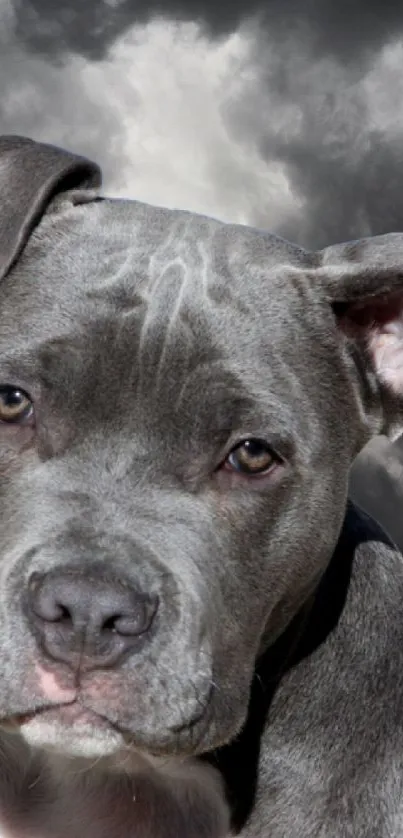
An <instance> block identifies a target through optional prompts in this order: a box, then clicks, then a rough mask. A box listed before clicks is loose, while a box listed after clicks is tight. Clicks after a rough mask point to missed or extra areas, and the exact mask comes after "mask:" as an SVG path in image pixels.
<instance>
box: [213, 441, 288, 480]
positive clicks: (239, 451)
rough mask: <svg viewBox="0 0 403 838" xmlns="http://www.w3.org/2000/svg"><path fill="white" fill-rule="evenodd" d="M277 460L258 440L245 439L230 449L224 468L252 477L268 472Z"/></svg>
mask: <svg viewBox="0 0 403 838" xmlns="http://www.w3.org/2000/svg"><path fill="white" fill-rule="evenodd" d="M276 462H278V458H277V457H276V455H275V454H274V453H273V451H272V450H271V449H270V447H269V446H268V445H267V443H266V442H263V441H262V440H260V439H245V440H244V442H241V443H239V444H238V445H237V446H236V447H235V448H233V449H232V451H231V453H230V454H229V456H228V457H227V459H226V461H225V464H226V467H227V468H228V467H229V468H231V469H232V470H233V471H238V472H240V473H241V474H246V475H252V476H253V475H254V474H264V473H265V472H268V471H269V470H270V469H271V468H272V466H273V465H274V464H275V463H276Z"/></svg>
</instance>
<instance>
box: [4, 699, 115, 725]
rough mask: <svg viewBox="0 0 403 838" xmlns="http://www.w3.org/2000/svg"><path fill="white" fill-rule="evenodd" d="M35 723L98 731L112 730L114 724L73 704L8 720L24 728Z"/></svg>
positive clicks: (75, 703) (47, 708)
mask: <svg viewBox="0 0 403 838" xmlns="http://www.w3.org/2000/svg"><path fill="white" fill-rule="evenodd" d="M34 721H46V722H47V723H48V724H52V723H54V724H58V725H66V726H70V725H73V724H74V725H82V726H84V725H85V726H91V727H96V728H97V729H100V728H102V729H107V728H111V727H112V724H111V723H110V722H109V721H108V720H107V719H105V718H104V717H103V716H100V715H98V713H95V712H94V711H93V710H88V709H87V708H86V707H83V706H82V705H80V704H78V703H77V702H72V703H71V704H62V705H59V706H56V707H55V706H54V705H52V706H51V707H44V708H41V709H39V710H34V711H33V712H32V713H22V714H20V715H16V716H13V717H11V719H8V720H7V722H10V724H11V726H15V727H21V728H22V727H24V726H26V725H28V724H30V723H32V722H34Z"/></svg>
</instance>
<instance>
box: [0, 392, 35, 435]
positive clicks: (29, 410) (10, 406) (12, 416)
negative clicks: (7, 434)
mask: <svg viewBox="0 0 403 838" xmlns="http://www.w3.org/2000/svg"><path fill="white" fill-rule="evenodd" d="M33 410H34V407H33V404H32V401H31V399H30V398H29V396H28V395H27V393H25V392H24V390H20V389H19V388H18V387H12V386H11V385H9V384H3V385H0V422H5V423H7V424H8V425H16V424H20V423H21V422H26V421H27V419H30V418H31V416H32V414H33Z"/></svg>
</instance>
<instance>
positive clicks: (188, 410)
mask: <svg viewBox="0 0 403 838" xmlns="http://www.w3.org/2000/svg"><path fill="white" fill-rule="evenodd" d="M72 195H73V193H72ZM392 238H393V237H392ZM397 239H398V240H399V246H400V247H401V237H397V238H396V239H395V244H397V243H398V241H397ZM382 246H383V245H382V244H380V247H382ZM361 247H362V252H365V253H367V250H368V249H370V245H368V246H367V249H364V246H363V245H362V246H361ZM389 247H390V244H389ZM338 259H339V260H340V259H341V257H340V254H339V256H338V257H337V258H336V259H335V258H334V254H333V253H332V249H329V251H327V252H326V255H324V254H320V255H309V254H307V253H304V252H303V251H301V250H299V249H298V248H296V247H295V248H294V247H292V246H291V245H289V244H288V243H286V242H283V241H282V240H278V239H276V238H274V237H272V236H270V235H268V234H264V233H261V232H259V231H255V230H251V229H247V228H240V227H232V226H227V225H224V224H221V223H220V222H218V221H214V220H210V219H205V218H201V217H197V216H194V215H191V214H186V213H179V212H174V211H167V210H161V209H157V208H155V207H150V206H146V205H142V204H138V203H135V202H126V201H122V202H115V201H108V200H105V201H98V200H91V196H89V197H88V198H87V199H84V197H83V196H82V197H81V199H80V200H79V199H78V198H77V195H76V194H75V195H73V197H69V194H66V195H64V196H59V197H57V198H56V199H55V200H54V202H53V204H52V205H51V207H50V210H49V211H48V212H47V214H45V215H44V216H43V217H42V219H41V221H40V223H39V225H38V227H37V228H36V230H35V231H34V233H33V234H32V235H31V236H30V238H29V241H28V242H27V245H26V248H25V251H24V253H23V254H22V255H21V256H20V258H19V259H18V261H17V262H16V264H15V266H14V267H13V269H12V270H11V271H10V272H9V273H8V275H7V276H6V277H5V278H4V280H3V281H2V284H1V285H0V307H1V308H0V310H1V321H0V532H1V550H0V666H1V670H2V679H1V684H0V717H1V718H2V719H4V720H9V721H12V722H13V723H15V722H17V723H18V724H19V725H21V726H22V730H23V732H24V734H25V736H26V737H28V738H29V740H30V741H32V742H35V743H37V744H40V745H50V744H53V745H55V746H56V747H57V748H58V749H60V750H64V751H69V752H71V753H73V752H74V753H81V754H83V755H94V754H106V753H108V752H110V751H113V750H114V749H118V748H120V747H121V745H122V744H123V743H124V742H128V741H130V742H132V743H133V744H134V745H135V746H136V747H138V748H139V749H141V750H145V751H149V752H150V753H153V754H158V753H182V754H187V753H189V754H190V753H199V752H201V751H203V750H207V749H210V748H212V747H215V746H218V745H220V744H223V743H224V742H227V741H228V740H229V739H230V738H232V737H233V736H234V735H235V734H236V733H237V732H238V731H239V729H240V728H241V726H242V724H243V722H244V719H245V716H246V713H247V707H248V699H249V693H250V687H251V683H252V680H253V677H254V668H255V663H256V659H257V657H258V655H259V653H260V652H261V651H262V649H263V648H265V647H266V646H267V645H268V644H269V643H270V642H272V641H273V640H274V638H275V637H276V636H277V635H278V634H279V633H280V632H281V631H282V630H283V629H284V628H285V626H286V625H287V623H288V622H289V620H290V619H291V617H292V616H293V614H294V613H295V612H296V610H297V609H298V608H299V606H300V605H301V604H302V603H303V602H304V600H305V599H306V598H307V597H308V596H309V594H310V592H311V591H312V590H313V588H314V586H315V585H316V584H317V581H318V579H319V577H320V575H321V573H322V572H323V570H324V568H325V566H326V563H327V562H328V561H329V559H330V556H331V554H332V550H333V547H334V545H335V543H336V541H337V537H338V534H339V531H340V527H341V523H342V520H343V516H344V509H345V501H346V491H347V480H348V469H349V465H350V463H351V461H352V459H353V458H354V456H355V454H356V453H357V451H358V450H359V448H360V447H361V446H362V445H363V444H364V443H365V442H366V440H367V439H368V437H369V435H370V433H371V432H376V431H377V430H379V429H380V427H381V425H382V422H383V421H384V415H385V414H384V413H383V414H382V412H381V407H380V405H381V402H382V404H383V406H384V408H385V405H386V409H387V410H389V408H390V405H391V404H392V401H393V400H392V396H391V393H392V391H393V389H394V390H395V391H396V392H397V390H398V389H399V388H400V386H401V382H400V378H399V381H398V386H397V385H396V380H397V378H396V374H395V372H393V370H392V372H393V374H392V375H391V376H390V377H389V378H390V381H389V379H388V375H386V374H385V358H386V361H387V363H386V368H387V370H388V369H389V367H390V368H393V363H394V361H393V359H392V361H390V363H389V361H388V357H389V356H388V355H387V354H386V356H385V341H384V343H383V350H382V351H383V355H382V358H383V362H384V368H383V372H382V370H381V372H382V375H383V380H386V379H388V383H389V384H390V382H392V383H391V386H390V387H389V390H388V393H389V396H388V398H389V397H390V398H389V401H388V399H386V397H382V398H380V397H379V394H380V386H381V385H380V384H379V380H378V379H377V377H376V369H375V366H376V364H375V366H374V362H373V359H374V358H375V360H376V358H377V357H378V356H377V344H376V341H375V343H374V342H373V343H372V344H371V347H372V349H373V352H372V355H371V358H372V360H371V364H370V365H369V366H368V368H367V369H366V370H364V371H363V370H362V368H361V363H358V362H357V363H356V362H355V360H354V358H355V356H354V353H352V352H350V351H349V340H348V339H347V338H346V336H345V333H346V332H347V333H348V334H349V333H350V331H351V328H350V327H351V324H353V326H354V328H356V329H357V330H358V332H359V334H361V329H362V328H364V327H365V326H366V323H367V322H370V323H373V322H375V320H376V318H375V320H374V314H373V312H372V313H371V316H370V317H364V316H363V310H364V309H363V307H362V305H361V303H360V305H359V306H358V309H356V308H355V304H354V305H353V309H354V312H355V314H354V317H350V316H348V317H347V318H346V309H345V307H343V310H342V311H338V310H336V309H335V307H334V306H333V307H332V305H331V304H330V302H329V297H330V296H331V293H330V291H329V288H330V287H331V285H332V282H333V278H332V269H330V268H329V269H328V268H327V266H326V262H327V260H328V261H331V262H332V263H333V262H337V260H338ZM360 259H361V253H359V248H358V246H355V249H354V248H353V249H351V250H350V251H348V252H343V260H344V265H346V264H347V265H348V264H351V266H352V267H351V268H349V269H348V270H347V268H346V273H348V272H350V274H351V275H353V274H354V271H355V270H356V265H357V263H358V262H359V261H360ZM339 273H340V269H339ZM329 277H330V278H329ZM351 281H353V280H351ZM361 281H362V280H361ZM387 282H388V283H389V285H388V289H389V286H390V285H391V283H392V286H391V287H392V291H391V296H389V297H388V299H390V300H392V299H393V301H394V303H393V304H394V308H393V307H392V308H393V311H392V313H390V312H389V309H388V316H387V317H386V308H385V302H384V298H383V299H382V302H381V310H382V317H379V318H378V320H377V324H378V327H379V328H378V330H377V338H376V340H378V342H379V340H381V337H382V339H384V338H385V334H388V333H387V332H386V326H385V324H386V323H387V328H389V324H390V323H391V322H392V323H393V327H395V322H397V318H396V316H395V315H396V312H398V314H399V316H400V313H401V306H400V300H401V296H402V294H401V291H399V289H398V293H399V294H400V296H399V297H397V296H396V282H397V280H396V278H395V277H394V278H392V279H391V278H390V276H389V278H388V280H387ZM326 283H327V284H326ZM393 283H394V284H393ZM401 285H403V283H401ZM325 286H326V288H327V293H325V291H324V288H325ZM385 286H386V279H385ZM332 293H333V292H332ZM388 293H389V291H388ZM333 296H335V295H333ZM336 296H337V295H336ZM352 296H353V297H354V295H352ZM342 297H343V295H342ZM344 297H347V294H344ZM344 297H343V299H344ZM397 299H399V306H400V307H399V306H397V303H396V300H397ZM371 305H372V307H373V305H374V304H373V302H372V303H371ZM357 312H358V314H357ZM349 313H351V312H350V309H349ZM341 321H343V322H344V323H345V324H347V326H346V328H344V327H343V329H341V328H340V323H341ZM364 321H365V322H364ZM363 324H364V327H363ZM379 324H381V326H379ZM382 329H383V331H382ZM380 335H381V337H380ZM386 342H387V339H386ZM367 344H368V341H367ZM375 344H376V345H375ZM355 348H356V344H355ZM400 351H401V345H400V344H399V352H400ZM369 354H371V353H369ZM391 357H392V355H391ZM394 357H395V356H393V358H394ZM360 358H361V356H360ZM361 360H362V359H361ZM368 363H369V362H368ZM388 364H389V366H388ZM393 376H394V377H393ZM398 377H399V376H398ZM73 720H74V721H75V722H76V724H75V726H74V728H72V727H71V722H72V721H73Z"/></svg>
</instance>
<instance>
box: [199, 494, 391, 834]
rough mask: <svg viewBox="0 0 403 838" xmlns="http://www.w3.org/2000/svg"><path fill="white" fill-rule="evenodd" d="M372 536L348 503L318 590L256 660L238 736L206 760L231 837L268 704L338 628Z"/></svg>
mask: <svg viewBox="0 0 403 838" xmlns="http://www.w3.org/2000/svg"><path fill="white" fill-rule="evenodd" d="M372 537H375V538H376V539H377V540H379V539H380V538H381V539H383V540H387V539H386V536H385V535H384V534H383V533H382V531H381V530H380V529H379V527H378V526H377V525H376V524H375V522H372V521H371V519H369V518H368V516H367V515H365V514H364V513H362V512H361V511H360V510H358V509H357V507H355V505H354V504H353V503H352V502H351V501H349V502H348V504H347V508H346V514H345V518H344V522H343V526H342V529H341V532H340V535H339V539H338V542H337V545H336V548H335V550H334V553H333V555H332V557H331V560H330V562H329V563H328V565H327V568H326V570H325V572H324V574H323V576H322V578H321V580H320V582H319V584H318V586H317V588H316V590H315V591H314V592H313V594H311V595H310V596H309V597H308V599H307V600H306V601H305V603H304V604H303V606H302V607H301V608H300V609H299V611H298V613H297V614H296V615H295V616H294V618H293V619H292V621H291V622H290V624H289V625H288V627H287V629H286V630H285V631H284V632H283V634H282V635H281V636H280V637H278V638H277V640H276V641H275V643H274V644H273V645H272V646H271V647H270V648H268V649H267V650H266V651H265V652H264V653H263V654H262V655H261V656H260V658H259V659H258V661H257V665H256V669H255V676H254V679H253V683H252V689H251V696H250V703H249V712H248V716H247V720H246V723H245V725H244V728H243V730H242V732H241V734H240V735H239V736H238V738H237V739H236V740H235V741H233V742H232V743H230V744H228V745H226V746H225V747H223V748H220V749H218V750H216V751H214V752H213V753H211V754H208V755H206V756H205V757H204V758H205V759H207V760H208V761H209V762H211V764H212V765H214V766H215V767H219V769H220V771H221V773H222V775H223V776H224V779H225V782H226V788H227V795H228V800H229V803H230V806H231V813H232V828H233V831H234V832H235V834H236V833H238V832H239V831H240V830H241V829H242V828H243V827H244V826H245V823H246V821H247V819H248V816H249V814H250V811H251V809H252V807H253V803H254V798H255V792H256V782H257V775H258V762H259V754H260V742H261V737H262V733H263V730H264V728H265V727H266V726H267V724H269V723H270V718H269V711H270V705H271V703H272V700H273V697H274V695H275V692H276V690H277V687H278V685H279V683H280V681H281V678H282V677H283V676H284V675H285V674H286V673H287V672H288V671H289V670H290V669H291V668H292V667H294V666H297V665H298V663H300V661H302V660H303V658H305V657H307V656H308V655H310V654H312V652H314V651H315V649H317V648H318V647H319V646H320V645H321V644H322V643H324V642H325V641H326V638H327V637H328V636H329V634H330V633H331V632H332V631H333V629H334V628H335V627H336V625H337V623H338V621H339V618H340V615H341V613H342V611H343V608H344V604H345V600H346V596H347V592H348V588H349V583H350V577H351V571H352V564H353V560H354V555H355V551H356V548H357V547H358V545H359V544H360V543H362V542H363V541H365V540H368V539H370V538H372Z"/></svg>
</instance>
